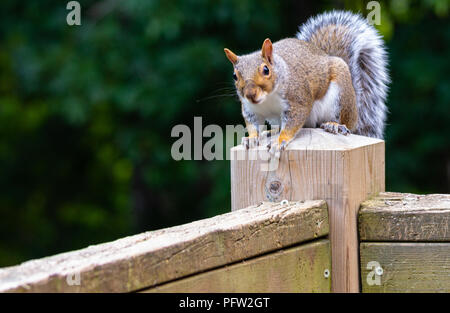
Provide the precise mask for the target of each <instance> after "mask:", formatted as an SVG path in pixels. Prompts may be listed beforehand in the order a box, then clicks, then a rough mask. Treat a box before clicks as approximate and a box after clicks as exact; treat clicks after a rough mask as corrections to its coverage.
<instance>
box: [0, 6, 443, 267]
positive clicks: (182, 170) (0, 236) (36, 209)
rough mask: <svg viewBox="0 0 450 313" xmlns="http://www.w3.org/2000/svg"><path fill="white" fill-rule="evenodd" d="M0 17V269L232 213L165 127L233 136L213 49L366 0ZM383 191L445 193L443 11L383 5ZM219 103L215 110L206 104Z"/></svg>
mask: <svg viewBox="0 0 450 313" xmlns="http://www.w3.org/2000/svg"><path fill="white" fill-rule="evenodd" d="M67 2H68V1H56V0H54V1H51V0H39V1H37V0H31V1H26V2H25V1H17V0H2V1H1V4H0V266H7V265H13V264H17V263H19V262H22V261H25V260H27V259H31V258H38V257H43V256H47V255H51V254H55V253H59V252H63V251H69V250H73V249H78V248H82V247H85V246H87V245H90V244H95V243H100V242H105V241H109V240H113V239H117V238H119V237H122V236H126V235H131V234H135V233H138V232H141V231H146V230H153V229H157V228H162V227H168V226H172V225H176V224H181V223H185V222H189V221H193V220H196V219H200V218H205V217H210V216H213V215H216V214H220V213H224V212H228V211H229V210H230V174H229V162H228V161H206V160H204V161H179V162H177V161H174V160H172V158H171V156H170V149H171V145H172V143H173V142H174V141H175V140H176V139H175V138H171V136H170V133H171V129H172V127H173V126H175V125H177V124H187V125H192V124H193V120H194V119H193V117H194V116H202V117H203V125H207V124H218V125H222V126H223V125H226V124H242V123H243V120H242V117H241V115H240V105H239V104H238V101H237V99H236V97H233V96H230V88H231V90H232V87H233V83H232V78H231V74H232V68H231V65H230V64H229V62H228V60H227V59H226V58H225V56H224V53H223V48H224V47H228V48H231V49H232V50H233V51H235V52H236V53H244V52H245V53H246V52H251V51H254V50H256V49H259V47H260V46H261V44H262V42H263V40H264V39H265V38H266V37H270V38H271V39H272V40H278V39H281V38H283V37H288V36H293V35H294V34H295V32H296V30H297V26H298V25H299V24H301V23H303V22H305V21H306V19H307V18H308V17H309V16H311V15H314V14H318V13H321V12H323V11H324V10H327V9H333V8H336V9H351V10H353V11H360V12H361V13H363V14H365V15H366V14H367V13H368V11H367V10H366V3H367V2H368V1H272V0H258V1H245V0H229V1H220V0H204V1H193V0H185V1H170V0H159V1H156V0H153V1H151V0H127V1H116V0H100V1H79V2H80V4H81V7H82V9H81V22H82V25H81V26H68V25H67V24H66V15H67V14H68V13H69V11H68V10H66V4H67ZM380 3H381V13H382V16H381V25H380V26H378V29H379V31H380V32H381V33H382V35H383V36H384V38H385V40H386V43H387V46H388V50H389V58H390V60H389V64H390V73H391V76H392V81H393V83H392V85H391V88H390V93H389V99H388V107H389V110H390V114H389V119H388V126H387V129H386V138H385V139H386V174H387V181H386V189H387V190H390V191H400V192H412V193H450V148H449V147H450V136H449V134H450V106H449V105H450V75H449V74H450V60H449V56H450V24H449V7H450V4H449V1H448V0H418V1H412V0H396V1H380ZM216 96H217V97H216Z"/></svg>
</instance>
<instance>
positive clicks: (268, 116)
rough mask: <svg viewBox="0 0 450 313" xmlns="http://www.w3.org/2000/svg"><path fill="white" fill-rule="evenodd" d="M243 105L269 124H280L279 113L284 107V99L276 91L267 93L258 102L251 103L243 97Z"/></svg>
mask: <svg viewBox="0 0 450 313" xmlns="http://www.w3.org/2000/svg"><path fill="white" fill-rule="evenodd" d="M245 105H246V106H247V108H248V110H249V111H252V112H253V113H255V114H256V115H258V116H260V117H261V118H264V119H265V120H266V121H268V122H269V123H270V124H271V125H280V123H281V113H282V112H283V109H284V108H285V107H286V104H285V100H284V99H283V98H281V97H280V96H279V95H278V93H276V92H273V93H271V94H270V95H267V97H266V99H265V100H264V101H263V102H261V103H258V104H253V103H251V102H250V101H247V99H245Z"/></svg>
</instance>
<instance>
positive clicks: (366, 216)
mask: <svg viewBox="0 0 450 313" xmlns="http://www.w3.org/2000/svg"><path fill="white" fill-rule="evenodd" d="M449 225H450V195H442V194H434V195H415V194H408V193H394V192H385V193H380V194H379V195H378V196H377V197H374V198H373V199H371V200H368V201H365V202H363V203H362V204H361V209H360V211H359V235H360V239H361V240H362V241H444V242H445V241H446V242H450V229H449Z"/></svg>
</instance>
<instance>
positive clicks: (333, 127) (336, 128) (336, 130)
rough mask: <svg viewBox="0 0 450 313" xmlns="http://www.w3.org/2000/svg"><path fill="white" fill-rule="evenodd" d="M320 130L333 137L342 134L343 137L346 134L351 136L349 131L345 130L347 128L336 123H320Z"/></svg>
mask: <svg viewBox="0 0 450 313" xmlns="http://www.w3.org/2000/svg"><path fill="white" fill-rule="evenodd" d="M320 128H322V129H323V130H325V131H326V132H328V133H332V134H335V135H337V134H342V135H344V136H347V135H348V134H351V131H350V130H349V129H348V128H347V126H345V125H343V124H339V123H336V122H326V123H322V125H320Z"/></svg>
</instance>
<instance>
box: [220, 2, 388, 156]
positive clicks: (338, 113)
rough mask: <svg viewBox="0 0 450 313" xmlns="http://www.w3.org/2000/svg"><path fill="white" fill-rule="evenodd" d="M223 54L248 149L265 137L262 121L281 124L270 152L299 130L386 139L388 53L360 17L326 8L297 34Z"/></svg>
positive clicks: (278, 125) (287, 141)
mask: <svg viewBox="0 0 450 313" xmlns="http://www.w3.org/2000/svg"><path fill="white" fill-rule="evenodd" d="M224 51H225V54H226V56H227V58H228V59H229V60H230V61H231V63H232V64H233V67H234V73H233V78H234V80H235V85H236V90H237V94H238V96H239V99H240V101H241V104H242V115H243V117H244V120H245V123H246V126H247V131H248V133H249V137H247V138H244V140H243V142H244V143H245V146H246V147H247V148H249V147H252V146H255V145H258V143H259V139H260V137H261V136H264V135H267V132H264V134H263V132H261V131H260V129H261V126H262V125H264V123H265V122H266V121H267V122H268V123H270V124H271V125H272V126H276V127H274V128H275V132H276V129H277V127H280V133H279V136H278V139H277V140H275V142H274V143H273V144H272V145H271V146H270V145H269V146H268V147H269V149H270V151H271V152H279V151H281V150H283V149H284V148H285V147H286V146H287V145H288V144H289V142H290V141H292V139H293V138H294V137H295V135H296V134H297V133H298V131H299V130H300V129H301V128H302V127H321V128H323V129H324V130H326V131H328V132H331V133H335V134H337V133H341V134H344V135H346V134H348V133H350V132H352V133H354V134H359V135H363V136H370V137H376V138H382V137H383V131H384V125H385V120H386V111H387V109H386V106H385V103H384V102H385V100H386V94H387V84H388V83H389V76H388V73H387V69H386V66H387V53H386V50H385V47H384V44H383V41H382V40H381V37H380V36H379V35H378V33H377V31H376V30H375V28H374V27H373V26H371V25H369V24H368V23H367V22H366V20H365V19H364V18H363V17H362V16H361V15H359V14H354V13H351V12H346V11H331V12H328V13H323V14H321V15H318V16H316V17H313V18H310V19H309V20H308V21H307V22H306V23H305V24H303V25H302V26H300V27H299V32H298V33H297V36H296V38H287V39H282V40H280V41H278V42H275V43H273V44H272V42H271V41H270V39H266V40H265V41H264V43H263V45H262V49H261V50H260V51H256V52H253V53H251V54H247V55H242V56H237V55H236V54H234V53H233V52H232V51H231V50H229V49H226V48H225V49H224ZM269 134H270V132H269Z"/></svg>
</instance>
